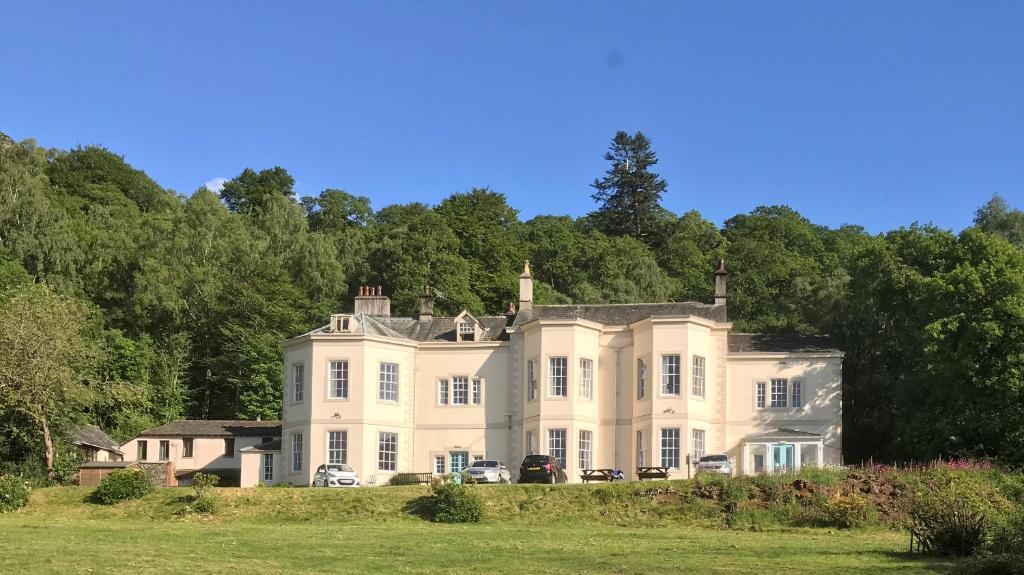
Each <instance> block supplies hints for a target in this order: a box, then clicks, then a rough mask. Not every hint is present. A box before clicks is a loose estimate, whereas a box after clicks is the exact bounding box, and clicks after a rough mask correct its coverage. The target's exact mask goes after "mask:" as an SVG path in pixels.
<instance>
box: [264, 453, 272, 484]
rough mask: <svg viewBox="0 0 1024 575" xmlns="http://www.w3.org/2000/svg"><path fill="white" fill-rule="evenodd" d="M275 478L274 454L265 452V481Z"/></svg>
mask: <svg viewBox="0 0 1024 575" xmlns="http://www.w3.org/2000/svg"><path fill="white" fill-rule="evenodd" d="M273 480H274V454H273V453H264V454H263V481H273Z"/></svg>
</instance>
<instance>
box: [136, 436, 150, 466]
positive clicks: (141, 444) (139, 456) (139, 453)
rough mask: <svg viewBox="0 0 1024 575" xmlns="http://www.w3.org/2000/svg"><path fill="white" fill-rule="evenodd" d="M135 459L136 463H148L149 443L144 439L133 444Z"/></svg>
mask: <svg viewBox="0 0 1024 575" xmlns="http://www.w3.org/2000/svg"><path fill="white" fill-rule="evenodd" d="M135 459H136V461H148V460H149V441H148V440H146V439H139V440H138V441H136V442H135Z"/></svg>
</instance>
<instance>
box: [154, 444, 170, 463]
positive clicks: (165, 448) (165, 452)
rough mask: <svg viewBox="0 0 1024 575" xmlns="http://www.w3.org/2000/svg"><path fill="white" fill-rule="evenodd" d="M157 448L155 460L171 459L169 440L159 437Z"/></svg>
mask: <svg viewBox="0 0 1024 575" xmlns="http://www.w3.org/2000/svg"><path fill="white" fill-rule="evenodd" d="M157 445H158V447H159V449H158V450H157V461H170V460H171V440H169V439H161V440H160V443H158V444H157Z"/></svg>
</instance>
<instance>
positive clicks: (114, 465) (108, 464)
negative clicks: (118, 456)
mask: <svg viewBox="0 0 1024 575" xmlns="http://www.w3.org/2000/svg"><path fill="white" fill-rule="evenodd" d="M137 463H138V462H137V461H86V462H84V463H82V464H81V465H79V466H78V467H79V468H84V469H89V468H91V467H95V468H100V469H124V468H126V467H128V466H129V465H133V464H137Z"/></svg>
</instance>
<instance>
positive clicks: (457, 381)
mask: <svg viewBox="0 0 1024 575" xmlns="http://www.w3.org/2000/svg"><path fill="white" fill-rule="evenodd" d="M452 405H469V378H468V377H464V376H458V377H453V378H452Z"/></svg>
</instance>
